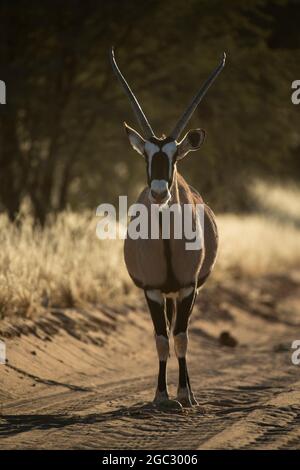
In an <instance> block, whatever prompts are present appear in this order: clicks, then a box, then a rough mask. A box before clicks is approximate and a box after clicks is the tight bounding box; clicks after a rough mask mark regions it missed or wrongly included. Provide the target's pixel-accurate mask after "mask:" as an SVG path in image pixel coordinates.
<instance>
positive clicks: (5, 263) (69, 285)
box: [0, 212, 131, 317]
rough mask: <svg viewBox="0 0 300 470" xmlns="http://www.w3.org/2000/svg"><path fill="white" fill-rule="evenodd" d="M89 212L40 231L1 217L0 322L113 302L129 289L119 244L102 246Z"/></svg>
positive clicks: (30, 223)
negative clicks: (45, 310)
mask: <svg viewBox="0 0 300 470" xmlns="http://www.w3.org/2000/svg"><path fill="white" fill-rule="evenodd" d="M96 223H97V219H96V217H95V215H94V214H91V213H80V214H77V213H71V212H65V213H62V214H60V215H59V216H58V217H57V219H56V220H55V221H52V222H49V223H48V224H47V226H46V227H45V228H44V230H41V229H40V228H38V227H35V226H34V224H33V221H32V219H31V217H30V216H28V215H27V216H25V217H21V218H20V220H19V224H18V226H17V225H15V224H12V223H10V222H9V221H8V219H7V217H6V216H5V215H1V216H0V246H1V252H0V317H1V316H2V317H3V316H4V315H6V314H18V315H22V316H27V315H31V314H33V313H34V312H35V311H40V310H41V309H42V308H43V307H44V308H47V307H49V306H60V307H72V306H75V305H80V304H82V303H92V304H96V303H98V302H111V301H112V299H113V301H114V302H117V301H118V299H120V298H121V297H124V293H125V292H126V293H127V292H128V291H129V289H130V286H131V282H130V279H129V277H128V275H127V272H126V270H125V266H124V263H123V256H122V242H121V241H120V240H116V241H111V240H105V241H100V240H99V239H98V238H97V237H96V232H95V230H96Z"/></svg>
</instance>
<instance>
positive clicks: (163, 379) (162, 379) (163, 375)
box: [157, 361, 167, 392]
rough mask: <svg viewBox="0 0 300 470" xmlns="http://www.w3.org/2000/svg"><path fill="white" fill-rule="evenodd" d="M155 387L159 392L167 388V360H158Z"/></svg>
mask: <svg viewBox="0 0 300 470" xmlns="http://www.w3.org/2000/svg"><path fill="white" fill-rule="evenodd" d="M157 388H158V390H159V391H160V392H164V391H166V390H167V361H159V372H158V381H157Z"/></svg>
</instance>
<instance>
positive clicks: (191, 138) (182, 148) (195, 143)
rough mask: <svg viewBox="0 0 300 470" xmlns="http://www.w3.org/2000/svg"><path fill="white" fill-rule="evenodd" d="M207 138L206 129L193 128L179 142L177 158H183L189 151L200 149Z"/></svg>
mask: <svg viewBox="0 0 300 470" xmlns="http://www.w3.org/2000/svg"><path fill="white" fill-rule="evenodd" d="M204 140H205V130H204V129H193V130H191V131H189V132H188V133H187V134H186V135H185V136H184V138H183V139H182V140H181V141H180V142H179V144H178V147H177V148H178V154H177V155H178V156H177V160H181V159H182V158H183V157H185V155H187V154H188V153H189V152H193V151H194V150H198V149H199V148H200V147H201V145H202V144H203V142H204Z"/></svg>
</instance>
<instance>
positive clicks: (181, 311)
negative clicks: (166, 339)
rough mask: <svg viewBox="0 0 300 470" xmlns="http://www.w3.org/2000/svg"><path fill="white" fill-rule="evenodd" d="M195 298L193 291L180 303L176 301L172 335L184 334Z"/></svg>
mask: <svg viewBox="0 0 300 470" xmlns="http://www.w3.org/2000/svg"><path fill="white" fill-rule="evenodd" d="M195 298H196V291H195V290H193V292H191V294H190V295H188V296H187V297H184V299H182V300H181V301H177V313H176V322H175V328H174V335H178V334H179V333H184V332H186V330H187V327H188V322H189V318H190V315H191V313H192V310H193V307H194V303H195Z"/></svg>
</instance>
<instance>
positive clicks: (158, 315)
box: [145, 293, 168, 337]
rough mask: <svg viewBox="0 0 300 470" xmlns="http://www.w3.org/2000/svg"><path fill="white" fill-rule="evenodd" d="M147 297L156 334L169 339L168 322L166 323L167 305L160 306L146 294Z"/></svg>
mask: <svg viewBox="0 0 300 470" xmlns="http://www.w3.org/2000/svg"><path fill="white" fill-rule="evenodd" d="M145 297H146V300H147V304H148V307H149V310H150V314H151V318H152V321H153V326H154V330H155V333H156V334H157V335H163V336H166V337H168V333H167V322H166V315H165V303H162V304H159V303H158V302H155V301H154V300H151V299H149V298H148V297H147V294H146V293H145Z"/></svg>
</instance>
